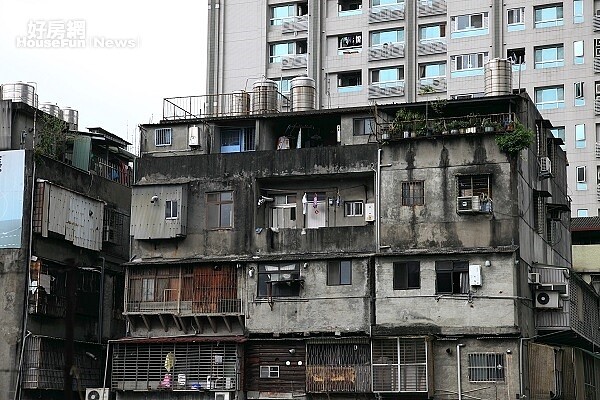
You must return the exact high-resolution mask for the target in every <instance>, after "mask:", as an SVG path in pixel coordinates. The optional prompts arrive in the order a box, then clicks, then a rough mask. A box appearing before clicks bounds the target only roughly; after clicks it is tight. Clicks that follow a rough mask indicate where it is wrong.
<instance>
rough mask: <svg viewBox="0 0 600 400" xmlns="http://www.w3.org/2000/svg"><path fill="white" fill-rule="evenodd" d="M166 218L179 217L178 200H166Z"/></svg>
mask: <svg viewBox="0 0 600 400" xmlns="http://www.w3.org/2000/svg"><path fill="white" fill-rule="evenodd" d="M165 219H177V200H167V201H165Z"/></svg>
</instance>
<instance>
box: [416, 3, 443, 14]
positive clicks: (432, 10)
mask: <svg viewBox="0 0 600 400" xmlns="http://www.w3.org/2000/svg"><path fill="white" fill-rule="evenodd" d="M417 6H418V8H417V16H418V17H429V16H432V15H443V14H446V12H447V9H448V6H447V4H446V0H418V3H417Z"/></svg>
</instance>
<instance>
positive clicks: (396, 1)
mask: <svg viewBox="0 0 600 400" xmlns="http://www.w3.org/2000/svg"><path fill="white" fill-rule="evenodd" d="M371 5H372V6H373V7H378V6H394V5H400V6H404V0H373V1H372V2H371Z"/></svg>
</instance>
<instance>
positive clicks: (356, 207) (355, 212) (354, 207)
mask: <svg viewBox="0 0 600 400" xmlns="http://www.w3.org/2000/svg"><path fill="white" fill-rule="evenodd" d="M363 208H364V207H363V202H362V201H346V202H344V214H345V215H346V217H362V216H363Z"/></svg>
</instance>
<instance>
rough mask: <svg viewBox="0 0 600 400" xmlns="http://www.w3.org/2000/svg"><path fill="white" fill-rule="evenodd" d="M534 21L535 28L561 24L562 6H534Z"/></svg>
mask: <svg viewBox="0 0 600 400" xmlns="http://www.w3.org/2000/svg"><path fill="white" fill-rule="evenodd" d="M533 19H534V23H535V27H536V28H549V27H552V26H561V25H563V7H562V5H560V4H555V5H547V6H540V7H535V8H534V16H533Z"/></svg>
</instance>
